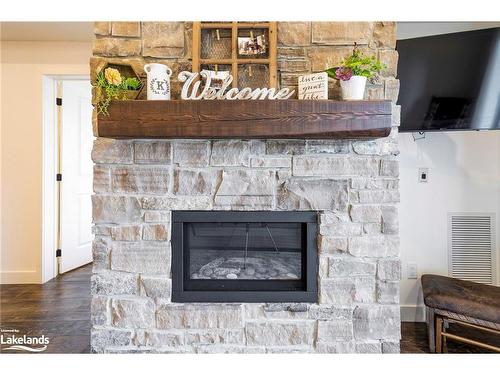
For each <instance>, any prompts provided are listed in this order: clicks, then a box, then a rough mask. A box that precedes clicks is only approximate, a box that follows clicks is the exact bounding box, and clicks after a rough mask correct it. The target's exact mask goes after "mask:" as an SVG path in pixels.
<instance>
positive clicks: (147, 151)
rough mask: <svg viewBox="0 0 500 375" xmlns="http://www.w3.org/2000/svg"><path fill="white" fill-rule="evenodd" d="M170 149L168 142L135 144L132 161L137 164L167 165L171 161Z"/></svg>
mask: <svg viewBox="0 0 500 375" xmlns="http://www.w3.org/2000/svg"><path fill="white" fill-rule="evenodd" d="M170 149H171V146H170V142H162V141H149V142H135V144H134V161H135V163H137V164H168V163H170V161H171V157H170Z"/></svg>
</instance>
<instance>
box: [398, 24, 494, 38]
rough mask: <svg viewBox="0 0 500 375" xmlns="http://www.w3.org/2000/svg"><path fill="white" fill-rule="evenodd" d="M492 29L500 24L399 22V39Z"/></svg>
mask: <svg viewBox="0 0 500 375" xmlns="http://www.w3.org/2000/svg"><path fill="white" fill-rule="evenodd" d="M492 27H500V22H398V24H397V38H398V39H410V38H418V37H423V36H429V35H437V34H448V33H458V32H461V31H470V30H479V29H488V28H492Z"/></svg>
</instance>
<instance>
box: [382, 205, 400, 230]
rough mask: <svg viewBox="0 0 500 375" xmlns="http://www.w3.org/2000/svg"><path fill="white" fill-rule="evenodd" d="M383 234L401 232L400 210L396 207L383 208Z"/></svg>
mask: <svg viewBox="0 0 500 375" xmlns="http://www.w3.org/2000/svg"><path fill="white" fill-rule="evenodd" d="M381 211H382V232H383V233H385V234H397V233H398V232H399V221H398V208H397V207H396V206H382V207H381Z"/></svg>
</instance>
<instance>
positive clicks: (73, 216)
mask: <svg viewBox="0 0 500 375" xmlns="http://www.w3.org/2000/svg"><path fill="white" fill-rule="evenodd" d="M91 97H92V94H91V86H90V82H89V81H88V80H80V81H77V80H68V81H63V83H62V99H63V100H62V125H61V128H62V130H61V172H62V181H61V208H60V210H61V211H60V212H61V273H63V272H67V271H70V270H72V269H74V268H77V267H80V266H82V265H84V264H87V263H90V262H91V261H92V229H91V227H92V203H91V194H92V169H93V164H92V159H91V157H90V153H91V151H92V142H93V139H94V137H93V134H92V100H91Z"/></svg>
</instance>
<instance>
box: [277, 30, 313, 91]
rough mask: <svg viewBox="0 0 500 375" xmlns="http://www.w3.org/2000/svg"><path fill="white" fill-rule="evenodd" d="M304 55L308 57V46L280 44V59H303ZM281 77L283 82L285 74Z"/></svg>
mask: <svg viewBox="0 0 500 375" xmlns="http://www.w3.org/2000/svg"><path fill="white" fill-rule="evenodd" d="M287 36H288V35H287ZM304 57H306V48H304V47H284V46H278V59H301V58H304ZM281 79H282V81H281V82H282V83H283V76H281ZM295 83H297V81H295Z"/></svg>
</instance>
